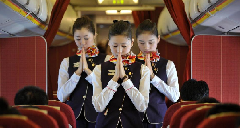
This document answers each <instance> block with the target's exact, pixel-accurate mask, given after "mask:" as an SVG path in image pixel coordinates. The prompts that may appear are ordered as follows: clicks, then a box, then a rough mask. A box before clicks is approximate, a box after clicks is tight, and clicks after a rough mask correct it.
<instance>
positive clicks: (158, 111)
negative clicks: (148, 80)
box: [136, 57, 168, 123]
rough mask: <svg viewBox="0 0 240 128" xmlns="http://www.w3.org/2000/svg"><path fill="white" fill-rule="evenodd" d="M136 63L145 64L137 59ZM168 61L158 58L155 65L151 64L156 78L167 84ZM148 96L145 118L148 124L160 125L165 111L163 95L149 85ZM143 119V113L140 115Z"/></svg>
mask: <svg viewBox="0 0 240 128" xmlns="http://www.w3.org/2000/svg"><path fill="white" fill-rule="evenodd" d="M136 61H138V62H141V63H143V64H144V63H145V62H144V61H143V60H139V59H137V60H136ZM167 62H168V60H167V59H165V58H162V57H161V58H160V60H159V61H158V62H156V63H153V64H152V70H153V73H154V74H155V75H156V76H158V77H159V78H160V79H161V80H163V81H164V82H165V83H167V73H166V66H167ZM150 88H151V90H150V94H149V104H148V108H147V111H146V116H147V119H148V122H149V123H162V122H163V119H164V115H165V113H166V111H167V106H166V103H165V95H164V94H162V93H161V92H159V91H158V89H157V88H156V87H154V86H153V85H152V84H151V85H150ZM141 116H142V117H143V113H141Z"/></svg>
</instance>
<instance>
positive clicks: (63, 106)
mask: <svg viewBox="0 0 240 128" xmlns="http://www.w3.org/2000/svg"><path fill="white" fill-rule="evenodd" d="M48 105H50V106H59V107H60V111H61V112H63V113H64V114H65V115H66V117H67V119H68V123H69V124H70V125H71V126H72V128H76V119H75V116H74V112H73V110H72V108H71V107H70V106H69V105H67V104H65V103H62V102H59V101H56V100H49V101H48Z"/></svg>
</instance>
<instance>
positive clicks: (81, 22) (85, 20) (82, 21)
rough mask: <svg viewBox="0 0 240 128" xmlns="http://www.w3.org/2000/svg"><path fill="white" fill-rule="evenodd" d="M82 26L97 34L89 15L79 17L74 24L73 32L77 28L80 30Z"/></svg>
mask: <svg viewBox="0 0 240 128" xmlns="http://www.w3.org/2000/svg"><path fill="white" fill-rule="evenodd" d="M82 28H87V29H88V30H89V31H90V32H92V34H93V35H95V27H94V24H93V21H92V20H91V19H90V18H89V17H87V16H83V17H81V18H77V19H76V21H75V22H74V24H73V28H72V34H73V35H74V32H75V31H76V30H80V29H82Z"/></svg>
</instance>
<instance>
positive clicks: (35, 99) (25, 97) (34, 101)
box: [14, 86, 48, 105]
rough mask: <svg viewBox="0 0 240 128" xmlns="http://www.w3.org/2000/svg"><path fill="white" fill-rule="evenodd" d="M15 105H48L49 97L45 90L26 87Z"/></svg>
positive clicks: (19, 93) (21, 90)
mask: <svg viewBox="0 0 240 128" xmlns="http://www.w3.org/2000/svg"><path fill="white" fill-rule="evenodd" d="M14 104H15V105H48V97H47V94H46V93H45V91H44V90H42V89H40V88H38V87H36V86H25V87H24V88H22V89H20V90H19V91H18V92H17V94H16V95H15V98H14Z"/></svg>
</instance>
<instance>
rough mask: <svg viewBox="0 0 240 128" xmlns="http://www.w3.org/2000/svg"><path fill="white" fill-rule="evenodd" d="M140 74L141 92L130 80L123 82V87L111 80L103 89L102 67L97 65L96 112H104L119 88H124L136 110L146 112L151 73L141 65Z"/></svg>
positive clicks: (93, 82) (95, 70)
mask: <svg viewBox="0 0 240 128" xmlns="http://www.w3.org/2000/svg"><path fill="white" fill-rule="evenodd" d="M140 72H141V79H140V85H139V90H138V89H137V88H136V87H135V86H134V85H133V83H132V81H131V80H130V79H128V80H127V81H125V82H123V83H122V84H121V85H120V84H118V83H117V82H115V81H113V80H112V79H111V80H110V81H109V82H108V85H107V86H106V87H105V88H104V89H103V88H102V82H101V65H97V66H96V67H95V68H94V70H93V76H92V85H93V97H92V103H93V106H94V108H95V109H96V111H97V112H102V111H104V110H105V108H106V106H107V105H108V103H109V102H110V101H111V99H112V98H113V95H114V93H115V92H116V91H117V88H118V87H119V86H123V88H124V89H125V91H126V93H127V95H128V96H129V98H130V99H131V101H132V103H133V104H134V106H135V107H136V109H137V110H138V111H140V112H144V111H145V110H146V109H147V107H148V102H149V89H150V71H149V69H148V67H146V66H145V65H141V71H140Z"/></svg>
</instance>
